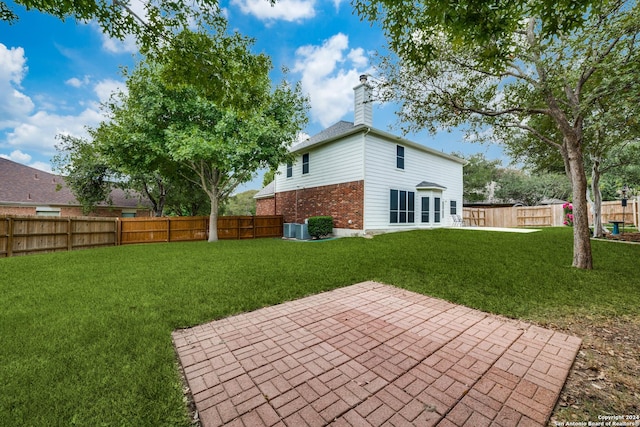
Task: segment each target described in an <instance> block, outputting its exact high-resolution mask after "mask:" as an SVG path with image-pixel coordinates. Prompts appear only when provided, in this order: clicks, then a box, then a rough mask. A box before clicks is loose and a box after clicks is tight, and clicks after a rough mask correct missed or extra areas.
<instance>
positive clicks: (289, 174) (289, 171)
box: [287, 162, 293, 178]
mask: <svg viewBox="0 0 640 427" xmlns="http://www.w3.org/2000/svg"><path fill="white" fill-rule="evenodd" d="M292 176H293V163H292V162H288V163H287V178H291V177H292Z"/></svg>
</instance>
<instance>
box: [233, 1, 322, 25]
mask: <svg viewBox="0 0 640 427" xmlns="http://www.w3.org/2000/svg"><path fill="white" fill-rule="evenodd" d="M315 3H316V2H315V0H279V1H278V2H276V3H275V5H273V6H272V5H271V4H270V3H269V2H268V1H266V0H232V1H231V4H233V5H234V6H238V7H239V8H240V10H241V11H242V13H244V14H248V15H253V16H255V17H256V18H258V19H260V20H264V21H275V20H282V21H288V22H293V21H301V20H303V19H308V18H313V17H314V16H315V15H316V11H315Z"/></svg>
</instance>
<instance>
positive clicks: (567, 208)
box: [562, 203, 573, 227]
mask: <svg viewBox="0 0 640 427" xmlns="http://www.w3.org/2000/svg"><path fill="white" fill-rule="evenodd" d="M562 210H563V211H564V222H563V224H564V225H568V226H569V227H573V206H572V205H571V203H565V204H564V205H562Z"/></svg>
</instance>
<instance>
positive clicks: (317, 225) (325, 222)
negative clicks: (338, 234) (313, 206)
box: [307, 216, 333, 239]
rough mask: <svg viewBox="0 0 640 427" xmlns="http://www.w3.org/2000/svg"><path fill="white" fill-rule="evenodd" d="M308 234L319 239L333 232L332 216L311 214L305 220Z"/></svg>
mask: <svg viewBox="0 0 640 427" xmlns="http://www.w3.org/2000/svg"><path fill="white" fill-rule="evenodd" d="M307 226H308V231H309V235H310V236H311V237H313V238H314V239H321V238H323V237H326V236H328V235H330V234H331V233H332V232H333V217H332V216H312V217H310V218H309V220H308V221H307Z"/></svg>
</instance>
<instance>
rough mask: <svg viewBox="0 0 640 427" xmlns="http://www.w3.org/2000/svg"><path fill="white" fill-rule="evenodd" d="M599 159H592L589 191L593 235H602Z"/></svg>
mask: <svg viewBox="0 0 640 427" xmlns="http://www.w3.org/2000/svg"><path fill="white" fill-rule="evenodd" d="M600 175H601V172H600V159H596V158H594V159H593V166H592V168H591V193H592V194H593V237H603V236H604V228H603V227H602V192H601V191H600Z"/></svg>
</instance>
